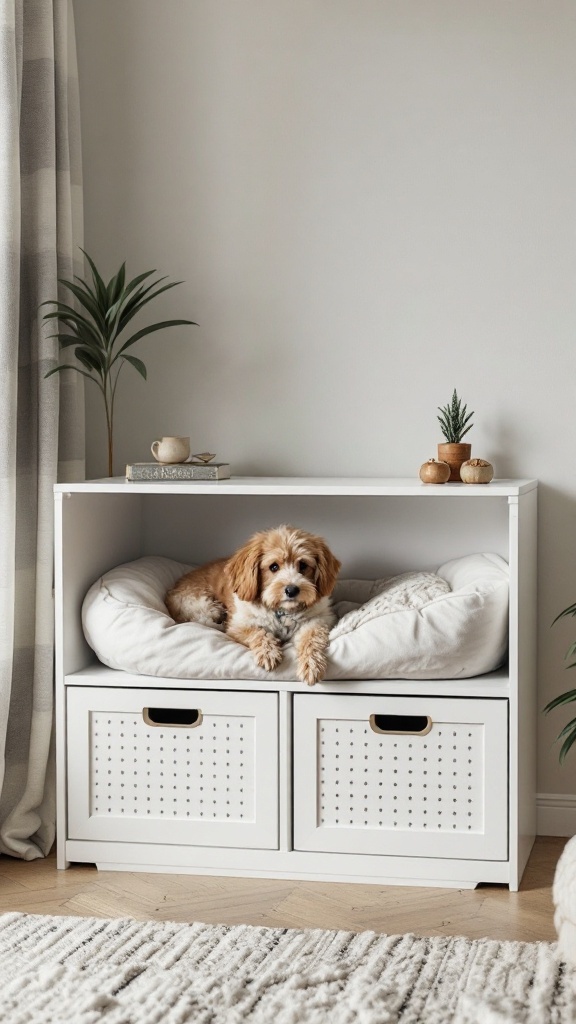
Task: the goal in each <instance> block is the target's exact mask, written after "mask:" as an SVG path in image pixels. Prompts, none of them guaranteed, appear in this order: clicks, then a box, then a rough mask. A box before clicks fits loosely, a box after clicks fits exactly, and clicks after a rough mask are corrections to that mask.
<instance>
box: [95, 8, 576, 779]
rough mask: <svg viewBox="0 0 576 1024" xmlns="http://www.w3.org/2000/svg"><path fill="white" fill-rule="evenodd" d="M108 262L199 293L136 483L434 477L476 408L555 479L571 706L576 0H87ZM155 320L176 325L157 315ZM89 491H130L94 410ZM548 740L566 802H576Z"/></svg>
mask: <svg viewBox="0 0 576 1024" xmlns="http://www.w3.org/2000/svg"><path fill="white" fill-rule="evenodd" d="M75 12H76V27H77V35H78V51H79V64H80V86H81V103H82V116H83V150H84V175H85V205H86V247H87V249H88V251H89V252H90V253H91V254H92V255H94V257H95V258H96V260H97V262H98V263H99V264H100V265H101V266H102V267H103V268H104V269H105V271H106V272H107V273H110V274H111V273H112V272H113V271H114V270H115V269H116V268H117V266H118V265H119V264H120V262H121V261H122V259H123V258H127V259H128V270H129V272H132V273H133V274H136V273H139V272H140V271H143V270H146V269H149V268H151V267H157V268H158V270H159V272H160V273H162V274H169V275H170V276H171V277H172V278H173V279H180V278H182V279H184V281H185V284H184V285H181V286H180V287H179V288H177V289H174V290H173V291H172V292H169V293H168V297H167V298H166V300H165V301H160V302H158V305H157V307H156V313H155V314H154V315H155V318H157V319H163V318H165V317H180V316H183V317H190V318H191V319H194V320H197V321H198V322H199V325H200V326H199V327H194V328H183V329H174V330H173V331H172V332H167V333H166V334H165V335H164V336H162V337H161V336H160V335H157V336H155V337H154V338H153V339H150V340H145V341H144V342H143V343H142V344H141V345H140V346H138V347H137V348H135V349H134V351H135V353H136V354H138V355H140V356H141V358H143V359H144V361H145V363H146V364H147V366H148V371H149V379H148V383H144V382H143V381H142V380H141V379H140V378H139V377H138V375H137V374H136V373H135V372H134V371H132V370H131V369H130V370H129V369H127V370H126V371H123V372H125V378H124V380H123V381H122V383H121V386H120V389H119V401H118V410H117V422H116V442H117V459H116V464H117V466H116V471H117V472H121V471H122V469H123V464H124V463H125V462H126V461H127V460H129V461H132V460H141V459H146V458H147V457H148V447H149V444H150V442H151V441H152V439H153V438H155V437H156V436H159V435H161V434H173V433H177V434H190V435H191V436H192V444H193V448H194V449H195V450H197V451H201V450H204V449H210V450H211V451H216V452H217V453H218V454H219V455H220V456H221V457H225V458H226V459H227V460H229V461H230V462H231V463H232V466H233V470H234V471H235V472H236V473H277V474H291V473H295V474H314V473H316V474H318V473H320V474H342V475H347V474H349V475H364V474H366V475H389V476H394V475H411V474H416V473H417V471H418V467H419V466H420V464H421V463H422V462H423V461H424V460H425V459H426V458H429V457H430V456H432V455H433V454H435V445H436V442H437V441H438V440H440V437H439V430H438V425H437V422H436V407H437V406H438V405H439V404H444V403H445V402H447V401H448V400H449V398H450V395H451V392H452V389H453V388H454V387H457V388H458V391H459V393H460V394H461V395H462V396H463V397H464V399H465V400H466V401H467V402H468V404H469V407H470V408H472V409H474V410H475V427H474V430H473V432H472V433H471V435H470V437H469V439H470V440H471V441H472V444H473V454H475V455H478V456H484V457H486V458H489V459H491V460H492V461H494V463H495V464H496V468H497V473H498V475H499V476H536V477H538V478H539V479H540V480H541V482H542V486H541V501H540V681H541V703H542V704H544V703H545V701H546V700H547V699H549V698H550V697H551V696H552V695H554V694H555V693H557V692H559V690H560V689H565V688H567V686H568V684H571V685H575V686H576V676H574V675H573V674H572V675H571V674H570V673H566V672H565V670H564V664H563V655H564V652H565V650H566V648H567V646H568V643H569V642H570V641H571V639H572V638H573V637H574V634H575V631H576V630H575V626H574V622H573V621H571V622H564V623H562V624H560V625H556V626H555V627H554V629H552V630H551V629H550V623H551V621H552V619H553V618H554V616H555V615H556V614H557V613H558V612H559V611H560V610H561V609H562V608H563V607H564V606H565V605H566V604H568V603H569V602H572V601H574V600H576V544H575V538H576V463H575V446H576V445H575V442H576V415H575V404H576V403H575V398H576V60H575V59H574V54H575V53H576V5H575V4H574V2H573V0H548V2H546V3H544V2H542V0H474V2H471V0H163V2H160V0H75ZM150 312H152V310H151V311H150ZM88 390H89V392H90V393H89V396H88V410H87V414H88V423H87V431H88V446H89V447H88V467H89V475H92V476H98V475H102V474H104V473H105V471H106V469H105V466H106V462H105V451H104V447H105V446H104V433H103V419H102V412H101V409H100V405H99V402H98V401H97V398H98V395H97V393H96V390H95V389H93V391H94V393H93V394H92V393H91V387H90V386H88ZM566 717H567V716H564V717H562V715H560V714H556V715H555V716H550V718H549V719H546V720H544V719H543V720H542V722H541V739H540V777H539V789H540V791H541V792H542V793H547V794H550V793H552V794H557V793H573V792H576V781H575V765H576V760H575V759H574V758H573V759H572V762H571V763H569V764H568V765H567V766H565V767H564V768H563V769H562V770H560V769H559V768H558V766H557V748H555V747H553V746H552V741H553V738H554V736H555V735H556V732H557V731H558V729H559V728H560V726H561V724H562V723H563V721H564V720H565V719H566Z"/></svg>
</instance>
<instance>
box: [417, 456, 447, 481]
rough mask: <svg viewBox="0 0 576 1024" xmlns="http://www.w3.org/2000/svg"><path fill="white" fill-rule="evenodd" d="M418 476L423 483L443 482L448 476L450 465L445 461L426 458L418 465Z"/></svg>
mask: <svg viewBox="0 0 576 1024" xmlns="http://www.w3.org/2000/svg"><path fill="white" fill-rule="evenodd" d="M419 476H420V479H421V481H422V483H423V484H445V483H446V481H447V480H448V478H449V476H450V466H449V465H448V463H447V462H436V459H428V462H425V463H424V464H423V465H422V466H420V474H419Z"/></svg>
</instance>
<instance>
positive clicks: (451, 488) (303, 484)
mask: <svg viewBox="0 0 576 1024" xmlns="http://www.w3.org/2000/svg"><path fill="white" fill-rule="evenodd" d="M537 486H538V483H537V481H536V480H530V479H526V480H492V481H491V482H490V483H489V484H462V483H448V484H423V483H421V482H420V480H418V479H417V478H413V477H328V476H325V477H322V476H320V477H312V476H310V477H306V476H269V477H266V476H233V477H230V478H229V479H228V480H178V481H175V480H157V481H149V480H147V481H129V480H126V479H125V478H124V477H123V476H118V477H106V478H104V479H101V480H86V481H83V482H80V483H68V484H66V483H61V484H55V485H54V492H55V494H62V493H66V494H72V493H78V494H106V493H108V494H217V493H222V494H245V495H251V494H252V495H253V494H269V495H273V494H292V495H341V496H345V495H365V496H370V495H373V496H377V495H396V496H409V495H418V496H420V497H426V496H434V497H455V496H458V497H466V498H471V497H478V496H482V497H490V496H492V497H515V496H518V495H520V494H525V493H527V492H528V491H532V490H534V488H536V487H537Z"/></svg>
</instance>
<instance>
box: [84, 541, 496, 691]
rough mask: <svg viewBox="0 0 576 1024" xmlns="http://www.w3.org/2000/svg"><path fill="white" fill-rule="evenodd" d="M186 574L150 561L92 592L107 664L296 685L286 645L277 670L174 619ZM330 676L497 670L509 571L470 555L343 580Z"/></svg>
mask: <svg viewBox="0 0 576 1024" xmlns="http://www.w3.org/2000/svg"><path fill="white" fill-rule="evenodd" d="M190 568H191V566H189V565H185V564H183V563H181V562H175V561H173V560H172V559H169V558H161V557H160V556H147V557H144V558H139V559H137V561H135V562H128V563H126V564H125V565H120V566H118V567H117V568H115V569H111V570H110V571H109V572H107V573H105V574H104V576H102V577H101V578H100V579H98V580H97V581H96V582H95V583H94V584H93V585H92V587H91V588H90V590H89V591H88V593H87V595H86V598H85V600H84V604H83V608H82V623H83V627H84V634H85V636H86V639H87V641H88V643H89V644H90V646H91V647H92V648H93V649H94V651H95V652H96V654H97V656H98V658H99V659H100V661H101V662H103V664H105V665H108V666H109V667H110V668H115V669H121V670H123V671H126V672H136V673H139V674H142V675H149V676H162V677H165V678H174V679H218V680H225V679H258V680H268V681H270V680H274V679H282V680H293V679H296V661H295V655H294V649H293V645H292V644H288V645H287V646H286V648H285V655H284V659H283V661H282V663H281V665H280V666H279V667H278V668H277V669H276V670H275V671H274V672H265V671H264V670H263V669H259V668H258V667H257V666H256V665H255V663H254V660H253V658H252V655H251V653H250V651H248V650H247V648H245V647H243V646H242V645H241V644H238V643H236V642H235V641H234V640H231V639H230V637H229V636H227V634H226V633H222V632H220V631H219V630H217V629H212V628H210V627H209V626H203V625H199V624H198V623H195V622H183V623H175V622H174V621H173V619H171V618H170V616H169V614H168V611H167V610H166V606H165V605H164V595H165V594H166V591H167V590H169V589H170V587H172V586H173V585H174V583H175V582H176V580H177V579H179V577H180V576H182V575H183V573H185V572H188V570H189V569H190ZM334 602H335V608H336V611H337V613H338V612H339V613H340V616H341V617H340V618H339V621H338V623H337V624H336V625H335V626H334V629H333V630H332V633H331V640H330V650H329V663H328V671H327V673H326V678H327V679H462V678H467V677H470V676H475V675H481V674H483V673H485V672H491V671H492V670H493V669H495V668H497V667H498V665H500V664H501V662H502V660H503V658H504V657H505V655H506V650H507V642H508V566H507V564H506V562H505V561H504V560H503V559H502V558H500V557H499V556H498V555H486V554H477V555H467V556H465V557H464V558H457V559H455V560H453V561H451V562H447V563H446V564H445V565H443V566H441V567H440V568H439V569H438V572H437V573H429V572H422V573H405V574H403V575H402V576H397V577H394V578H393V579H388V580H376V581H370V580H341V581H340V582H339V583H338V584H337V586H336V589H335V592H334Z"/></svg>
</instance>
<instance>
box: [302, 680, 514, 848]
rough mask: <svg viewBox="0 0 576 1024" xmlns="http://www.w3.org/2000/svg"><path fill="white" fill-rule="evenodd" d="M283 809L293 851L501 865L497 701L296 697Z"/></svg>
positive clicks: (502, 733)
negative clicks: (289, 808) (288, 791)
mask: <svg viewBox="0 0 576 1024" xmlns="http://www.w3.org/2000/svg"><path fill="white" fill-rule="evenodd" d="M380 730H383V731H380ZM294 806H295V813H294V846H295V848H296V849H297V850H323V851H329V852H340V853H364V854H383V855H386V854H388V855H394V856H398V855H405V856H410V857H449V858H464V859H466V858H468V859H478V860H506V859H507V856H508V825H507V815H508V702H507V701H506V700H476V699H451V698H441V697H435V698H432V699H428V698H426V697H365V696H352V695H350V696H348V695H346V694H343V695H341V696H340V695H331V694H297V695H295V697H294Z"/></svg>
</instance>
